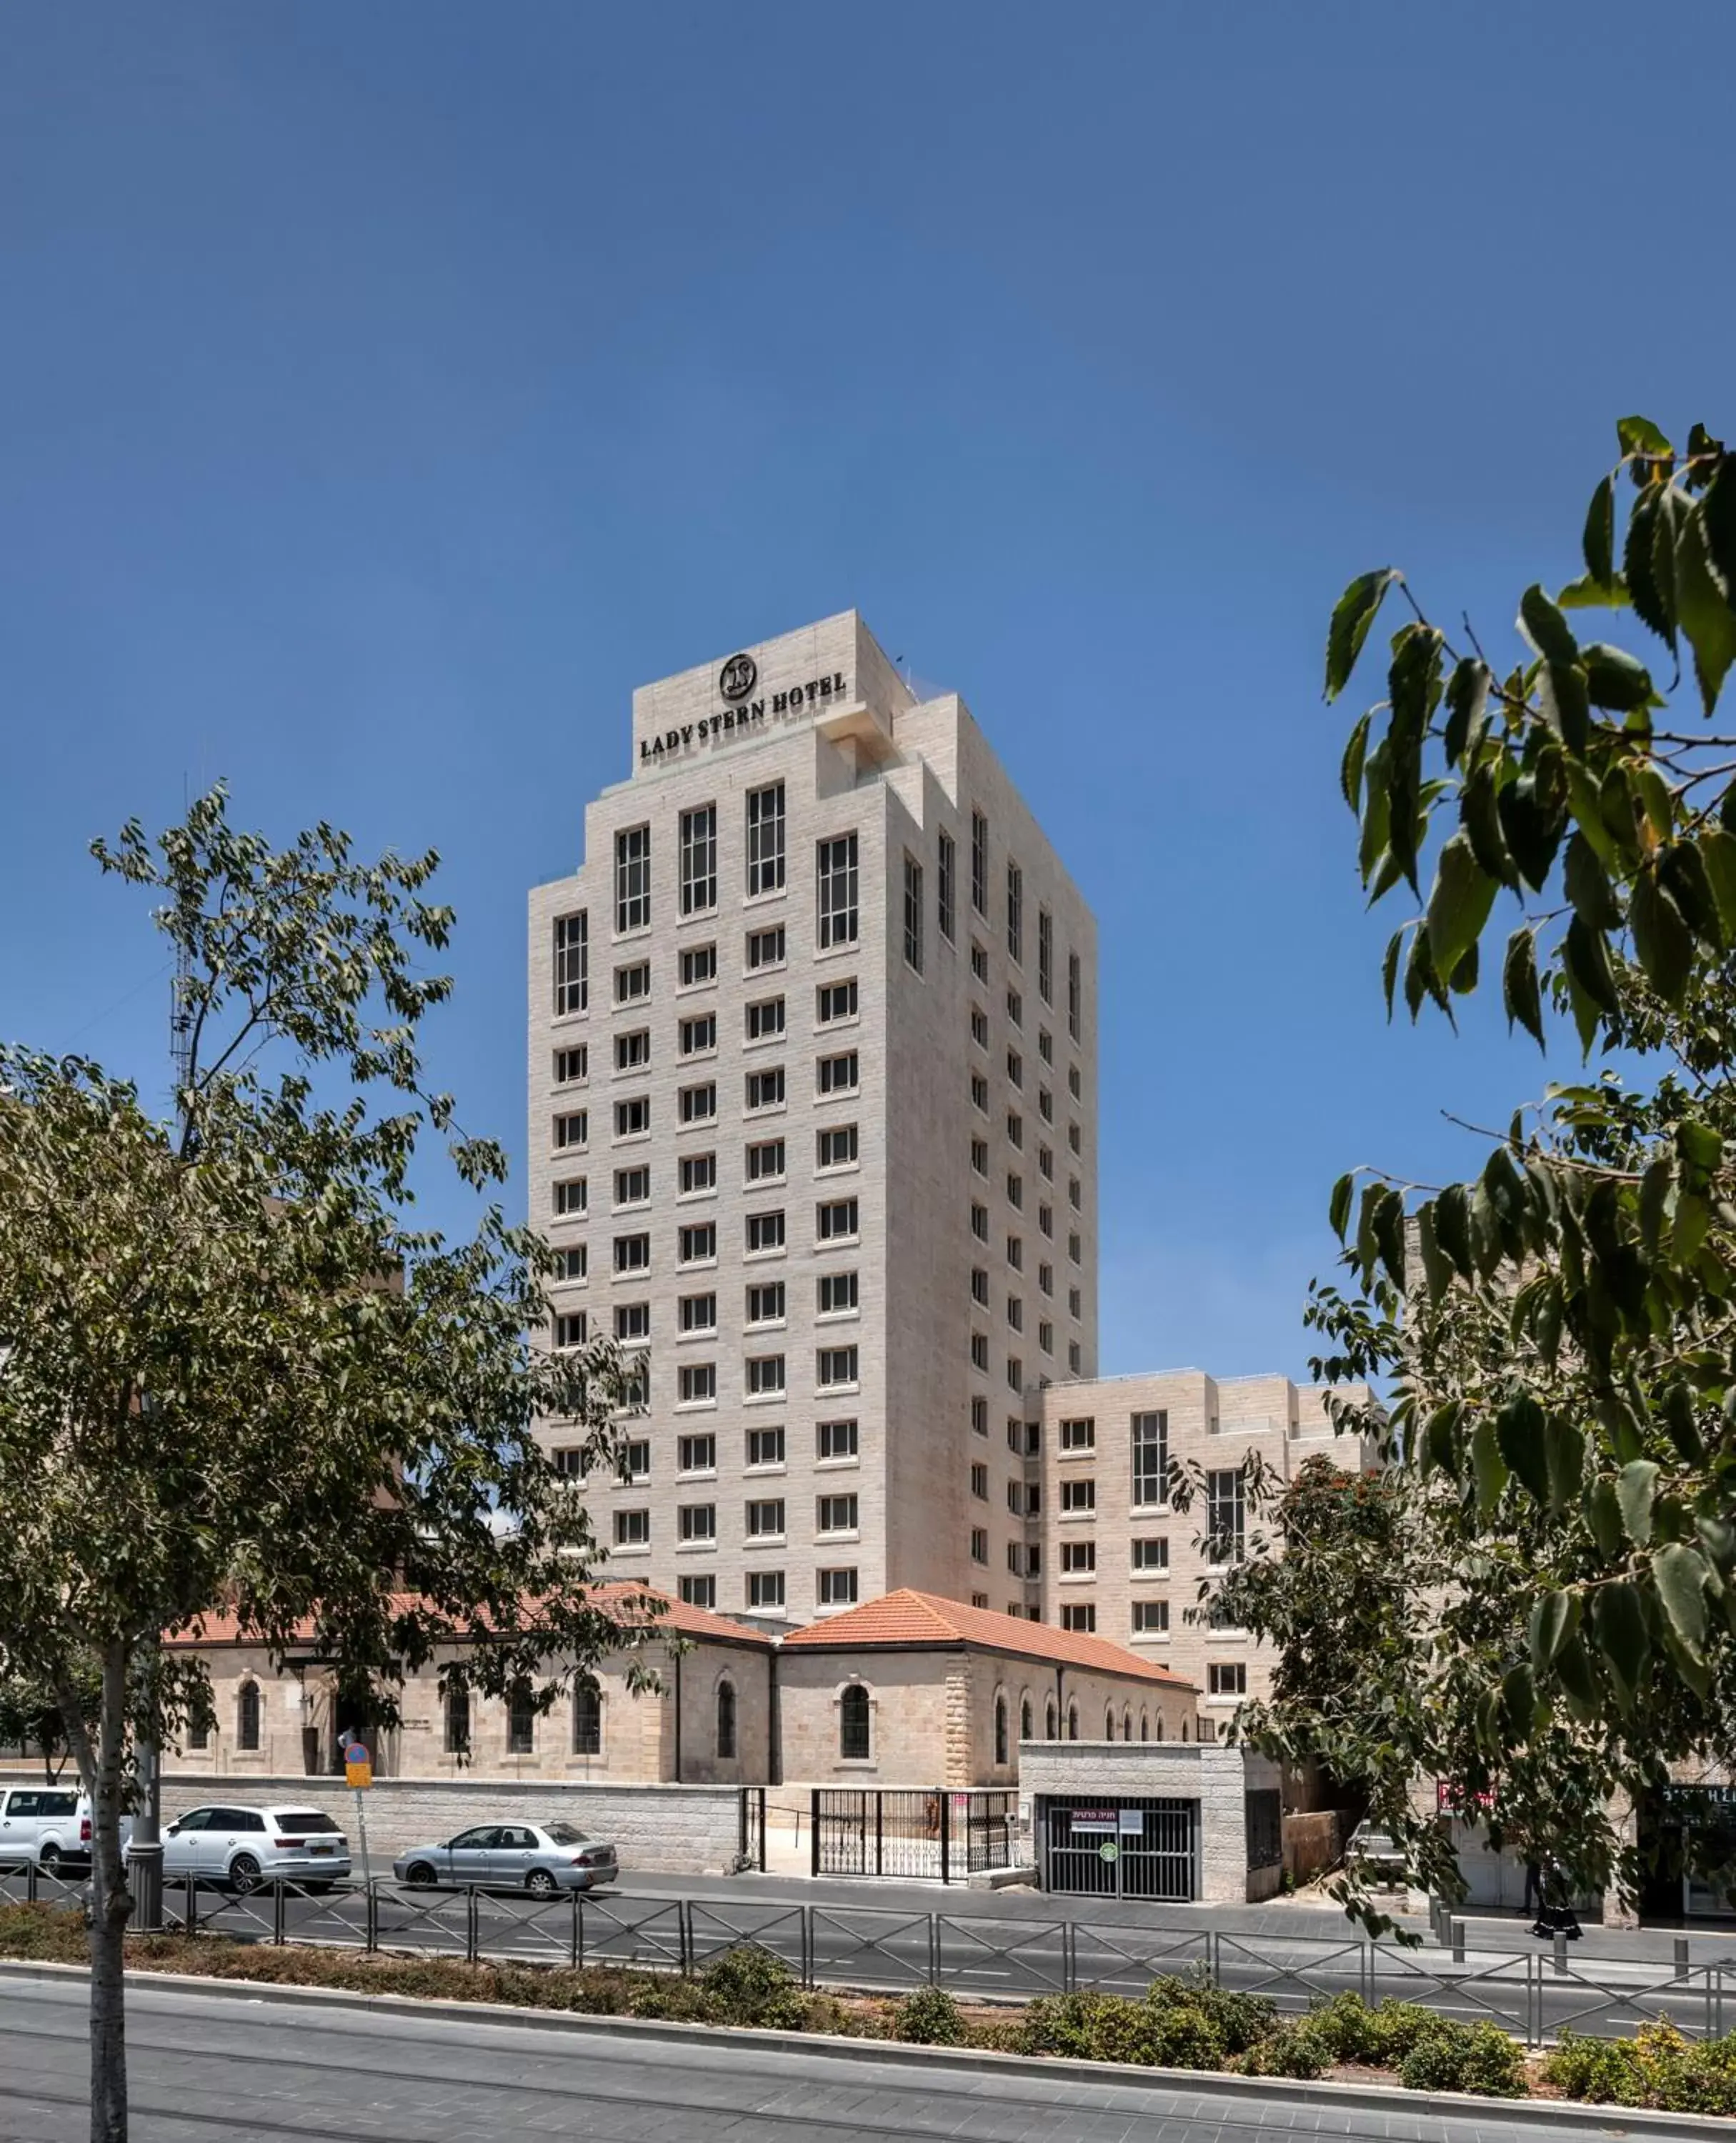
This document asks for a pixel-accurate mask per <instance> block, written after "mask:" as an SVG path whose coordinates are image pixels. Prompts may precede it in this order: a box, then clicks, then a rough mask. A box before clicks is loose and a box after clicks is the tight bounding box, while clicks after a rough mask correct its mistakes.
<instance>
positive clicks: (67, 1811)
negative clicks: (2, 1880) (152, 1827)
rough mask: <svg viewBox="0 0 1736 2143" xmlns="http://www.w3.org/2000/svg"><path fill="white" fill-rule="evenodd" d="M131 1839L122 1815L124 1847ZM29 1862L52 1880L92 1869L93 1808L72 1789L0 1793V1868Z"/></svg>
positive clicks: (127, 1820) (129, 1824)
mask: <svg viewBox="0 0 1736 2143" xmlns="http://www.w3.org/2000/svg"><path fill="white" fill-rule="evenodd" d="M131 1834H132V1818H131V1816H130V1815H123V1816H122V1817H121V1843H122V1844H123V1845H124V1844H126V1840H127V1839H129V1838H130V1837H131ZM32 1860H33V1861H35V1862H36V1863H37V1865H38V1867H40V1868H43V1869H44V1870H45V1871H46V1872H47V1873H48V1874H50V1875H53V1874H57V1873H59V1871H60V1869H61V1868H62V1866H67V1867H77V1868H88V1867H89V1865H90V1864H91V1804H90V1802H89V1801H88V1800H87V1799H85V1798H84V1796H83V1795H82V1794H80V1792H79V1791H78V1789H77V1787H76V1786H72V1787H67V1786H10V1787H6V1788H0V1865H3V1864H6V1863H12V1864H13V1865H19V1864H27V1863H29V1862H31V1861H32Z"/></svg>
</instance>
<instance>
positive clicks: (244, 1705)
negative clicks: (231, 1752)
mask: <svg viewBox="0 0 1736 2143" xmlns="http://www.w3.org/2000/svg"><path fill="white" fill-rule="evenodd" d="M259 1745H260V1685H259V1684H258V1683H257V1682H256V1681H244V1682H243V1683H242V1685H241V1693H240V1696H239V1698H237V1700H236V1703H235V1746H236V1747H237V1748H238V1749H257V1748H258V1747H259Z"/></svg>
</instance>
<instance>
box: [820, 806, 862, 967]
mask: <svg viewBox="0 0 1736 2143" xmlns="http://www.w3.org/2000/svg"><path fill="white" fill-rule="evenodd" d="M815 854H816V861H817V865H818V878H819V950H820V951H821V952H822V953H823V952H826V951H827V950H828V949H829V948H831V947H832V946H834V945H853V944H854V943H856V930H857V920H858V918H857V908H856V893H857V872H856V836H855V835H854V834H835V835H834V836H833V838H832V839H829V840H824V841H820V842H819V843H817V844H816V845H815Z"/></svg>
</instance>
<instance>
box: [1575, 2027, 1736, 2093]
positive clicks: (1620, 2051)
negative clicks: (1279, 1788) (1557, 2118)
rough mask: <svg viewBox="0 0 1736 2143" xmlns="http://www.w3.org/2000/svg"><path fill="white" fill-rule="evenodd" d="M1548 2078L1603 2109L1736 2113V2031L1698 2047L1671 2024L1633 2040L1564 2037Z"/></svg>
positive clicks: (1707, 2041) (1648, 2028)
mask: <svg viewBox="0 0 1736 2143" xmlns="http://www.w3.org/2000/svg"><path fill="white" fill-rule="evenodd" d="M1543 2075H1544V2079H1545V2081H1546V2082H1549V2083H1552V2084H1553V2085H1554V2086H1555V2088H1556V2089H1557V2090H1558V2091H1565V2093H1566V2094H1567V2096H1569V2097H1570V2098H1580V2099H1587V2100H1590V2101H1594V2102H1595V2103H1597V2104H1600V2105H1605V2106H1654V2107H1656V2108H1657V2109H1658V2110H1659V2111H1662V2112H1665V2113H1709V2114H1726V2115H1728V2114H1736V2032H1732V2033H1729V2035H1727V2036H1726V2037H1724V2038H1722V2039H1709V2040H1704V2041H1702V2042H1699V2043H1696V2042H1694V2041H1693V2040H1691V2039H1684V2037H1682V2035H1681V2033H1680V2032H1679V2031H1677V2030H1676V2028H1675V2027H1674V2025H1673V2024H1667V2023H1665V2024H1649V2025H1647V2026H1646V2027H1645V2029H1644V2030H1643V2031H1641V2032H1640V2033H1639V2034H1638V2035H1637V2036H1636V2037H1634V2038H1632V2039H1582V2038H1581V2037H1580V2036H1579V2035H1578V2033H1577V2032H1563V2033H1562V2034H1561V2041H1560V2045H1559V2046H1556V2047H1555V2048H1554V2049H1553V2050H1552V2051H1551V2053H1550V2054H1549V2055H1548V2056H1546V2059H1545V2061H1544V2063H1543Z"/></svg>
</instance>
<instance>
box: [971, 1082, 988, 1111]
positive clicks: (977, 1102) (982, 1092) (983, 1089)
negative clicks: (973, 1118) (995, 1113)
mask: <svg viewBox="0 0 1736 2143" xmlns="http://www.w3.org/2000/svg"><path fill="white" fill-rule="evenodd" d="M971 1105H972V1107H973V1108H977V1109H981V1110H982V1113H983V1115H984V1116H987V1114H988V1081H987V1079H985V1078H984V1077H983V1076H982V1073H981V1072H972V1074H971Z"/></svg>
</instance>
